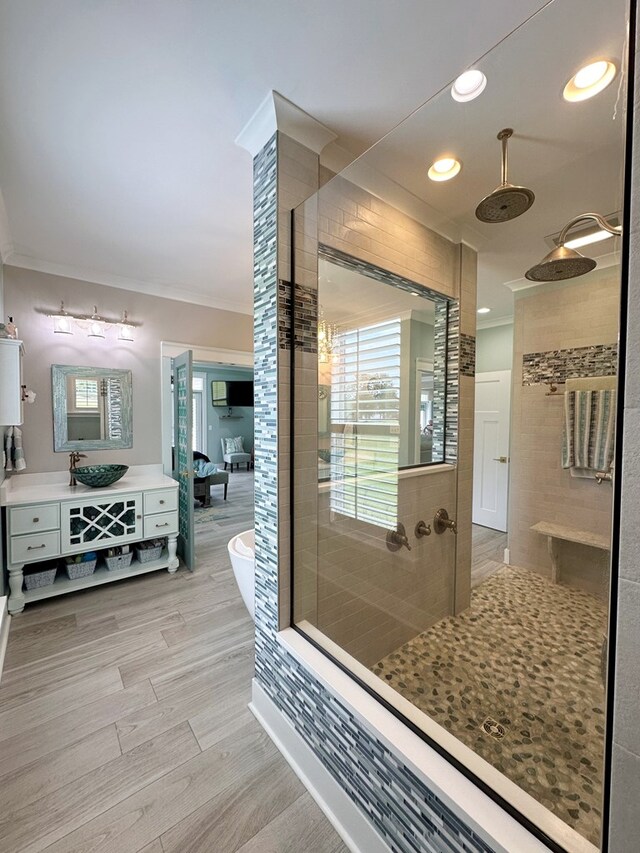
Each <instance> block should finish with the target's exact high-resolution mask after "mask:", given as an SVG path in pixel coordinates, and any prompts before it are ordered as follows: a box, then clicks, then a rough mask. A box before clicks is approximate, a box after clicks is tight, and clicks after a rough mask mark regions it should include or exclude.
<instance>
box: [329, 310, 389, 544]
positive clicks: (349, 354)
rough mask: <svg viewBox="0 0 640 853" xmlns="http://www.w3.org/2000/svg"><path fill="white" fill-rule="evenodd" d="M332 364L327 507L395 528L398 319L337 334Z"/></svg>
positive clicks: (356, 517)
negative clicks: (329, 478)
mask: <svg viewBox="0 0 640 853" xmlns="http://www.w3.org/2000/svg"><path fill="white" fill-rule="evenodd" d="M334 342H335V343H334V357H333V360H332V366H331V502H330V505H331V509H332V510H334V511H335V512H338V513H341V514H343V515H347V516H349V517H351V518H355V519H358V520H360V521H367V522H369V523H371V524H375V525H377V526H379V527H385V528H388V527H395V525H396V522H397V507H398V451H399V443H400V435H399V432H400V348H401V327H400V320H399V319H394V320H389V321H385V322H383V323H377V324H375V325H372V326H366V327H364V328H361V329H354V330H352V331H348V332H341V333H338V334H337V335H336V337H335V339H334Z"/></svg>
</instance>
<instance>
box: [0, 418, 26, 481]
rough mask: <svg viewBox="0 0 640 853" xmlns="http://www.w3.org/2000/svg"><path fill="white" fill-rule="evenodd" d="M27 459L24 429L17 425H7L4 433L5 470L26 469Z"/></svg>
mask: <svg viewBox="0 0 640 853" xmlns="http://www.w3.org/2000/svg"><path fill="white" fill-rule="evenodd" d="M26 467H27V461H26V459H25V458H24V450H23V448H22V430H21V429H20V427H17V426H10V427H7V430H6V432H5V434H4V470H5V471H24V469H25V468H26Z"/></svg>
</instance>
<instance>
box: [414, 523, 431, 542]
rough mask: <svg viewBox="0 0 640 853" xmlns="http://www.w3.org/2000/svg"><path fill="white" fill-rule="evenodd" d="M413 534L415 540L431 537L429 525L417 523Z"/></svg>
mask: <svg viewBox="0 0 640 853" xmlns="http://www.w3.org/2000/svg"><path fill="white" fill-rule="evenodd" d="M415 534H416V538H417V539H422V537H423V536H431V525H430V524H425V523H424V521H419V522H418V523H417V524H416V529H415Z"/></svg>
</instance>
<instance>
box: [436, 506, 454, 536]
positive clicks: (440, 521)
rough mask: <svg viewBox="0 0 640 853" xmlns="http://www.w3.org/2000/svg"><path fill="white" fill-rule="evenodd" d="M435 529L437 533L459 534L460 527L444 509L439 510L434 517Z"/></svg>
mask: <svg viewBox="0 0 640 853" xmlns="http://www.w3.org/2000/svg"><path fill="white" fill-rule="evenodd" d="M433 529H434V530H435V532H436V533H444V532H445V530H450V531H451V532H452V533H457V532H458V525H457V524H456V522H455V521H454V520H453V519H452V518H449V513H448V512H447V511H446V509H444V507H443V508H441V509H439V510H438V511H437V513H436V514H435V516H434V519H433Z"/></svg>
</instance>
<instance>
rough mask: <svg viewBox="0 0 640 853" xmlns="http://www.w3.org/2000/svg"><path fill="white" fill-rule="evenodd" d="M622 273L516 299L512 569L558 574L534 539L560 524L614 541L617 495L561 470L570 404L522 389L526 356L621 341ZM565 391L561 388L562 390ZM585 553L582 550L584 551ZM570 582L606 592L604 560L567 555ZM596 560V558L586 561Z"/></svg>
mask: <svg viewBox="0 0 640 853" xmlns="http://www.w3.org/2000/svg"><path fill="white" fill-rule="evenodd" d="M619 292H620V269H619V267H618V266H615V267H609V268H608V269H605V270H602V271H599V270H596V271H595V272H593V273H591V274H589V275H588V276H584V277H583V278H580V279H577V280H574V281H569V282H565V283H563V284H554V285H544V286H541V287H539V288H532V289H530V290H526V291H522V292H521V293H520V294H517V297H516V302H515V322H514V359H513V396H512V416H511V481H510V495H509V549H510V560H511V563H512V564H513V565H516V566H523V567H524V568H528V569H533V570H535V571H537V572H539V573H540V574H543V575H546V576H549V575H550V574H551V563H550V559H549V556H548V553H547V543H546V538H545V537H542V536H540V535H539V534H536V533H532V532H531V530H530V527H531V525H533V524H536V523H537V522H538V521H554V522H557V523H560V524H567V525H570V526H572V527H575V528H578V529H580V530H589V531H593V532H595V533H601V534H604V535H609V533H610V530H611V501H612V489H611V485H610V484H608V483H603V484H602V485H598V484H597V483H596V482H595V480H583V479H576V478H573V477H571V474H570V472H569V471H567V470H564V469H563V468H562V467H561V461H560V460H561V447H562V420H563V397H562V396H560V397H546V396H545V393H546V391H547V390H548V388H547V387H546V386H544V385H534V386H523V385H522V356H523V354H524V353H531V352H546V351H549V350H557V349H568V348H572V347H584V346H590V345H592V344H610V343H615V341H616V340H617V337H618V306H619ZM560 390H562V386H561V387H560ZM579 547H580V546H578V548H579ZM565 550H566V554H565V560H564V561H563V564H564V565H565V567H566V572H565V574H564V579H565V580H566V581H567V582H568V583H575V584H576V585H579V586H581V587H583V588H586V589H590V590H591V591H598V590H599V589H600V588H601V585H602V575H603V566H602V561H599V560H598V559H597V556H598V555H594V554H593V553H592V554H591V555H590V557H591V559H587V560H585V559H584V556H585V555H584V554H583V555H579V554H575V553H572V551H574V550H575V549H572V547H571V546H568V548H566V549H565ZM587 556H589V555H587Z"/></svg>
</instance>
